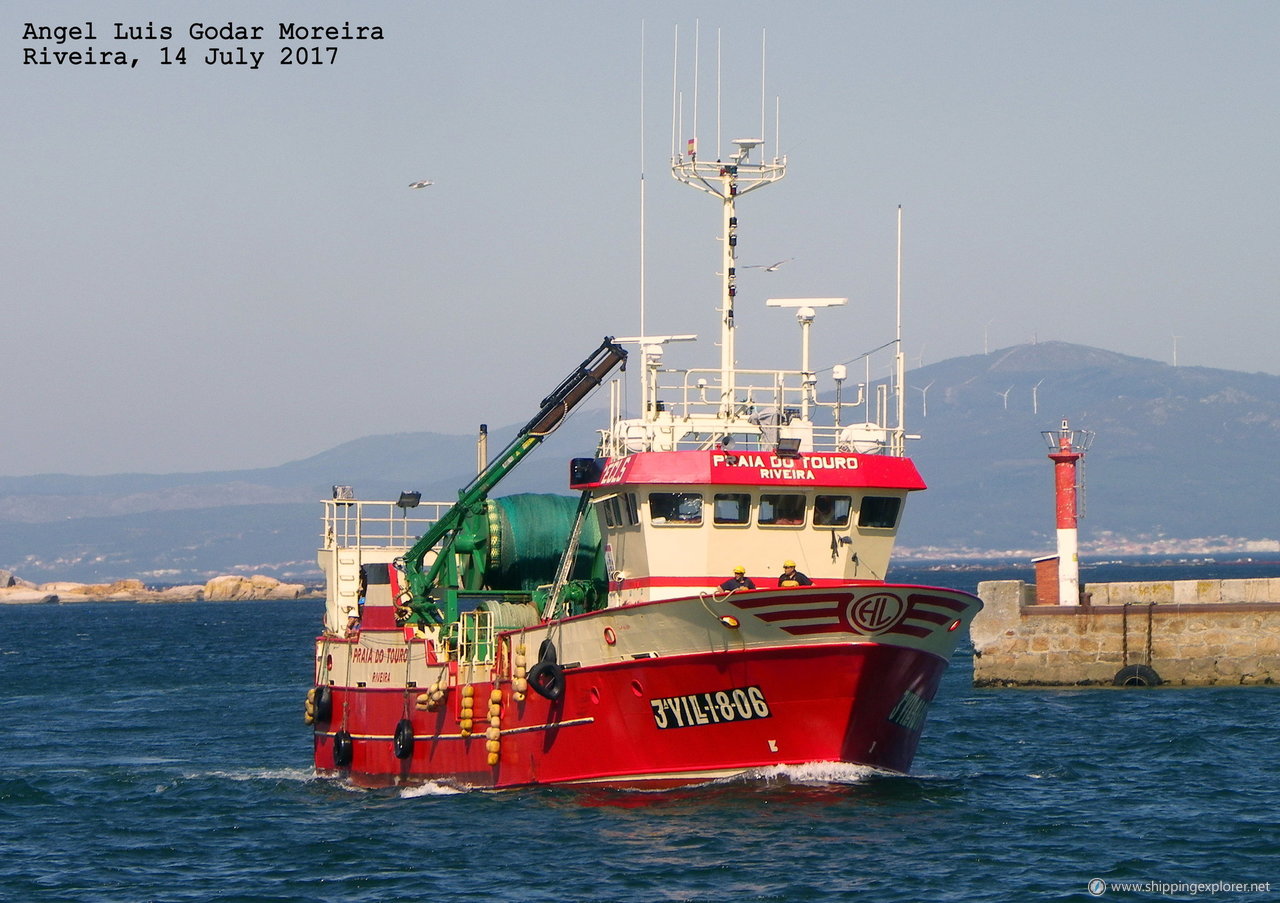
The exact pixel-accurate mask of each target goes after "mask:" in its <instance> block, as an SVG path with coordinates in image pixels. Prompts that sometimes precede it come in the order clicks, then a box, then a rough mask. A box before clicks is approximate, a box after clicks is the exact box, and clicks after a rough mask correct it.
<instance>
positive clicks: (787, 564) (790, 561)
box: [782, 558, 796, 568]
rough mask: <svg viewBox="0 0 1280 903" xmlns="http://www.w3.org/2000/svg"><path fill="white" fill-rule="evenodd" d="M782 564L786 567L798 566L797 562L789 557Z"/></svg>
mask: <svg viewBox="0 0 1280 903" xmlns="http://www.w3.org/2000/svg"><path fill="white" fill-rule="evenodd" d="M782 566H783V567H784V568H793V567H795V566H796V563H795V562H794V561H792V560H791V559H790V558H788V559H787V560H786V561H784V562H782Z"/></svg>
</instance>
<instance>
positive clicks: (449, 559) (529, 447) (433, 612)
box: [404, 337, 627, 623]
mask: <svg viewBox="0 0 1280 903" xmlns="http://www.w3.org/2000/svg"><path fill="white" fill-rule="evenodd" d="M626 359H627V352H626V351H624V350H623V349H622V347H621V346H619V345H617V344H616V343H615V342H614V341H613V338H612V337H606V338H605V340H604V341H603V342H601V343H600V347H599V348H597V349H596V350H595V351H593V352H592V353H591V354H590V355H588V356H587V358H586V360H584V361H583V362H582V363H581V364H579V365H578V366H577V367H576V368H575V369H574V371H573V372H572V373H571V374H569V375H568V376H567V377H565V379H564V381H563V382H561V383H560V385H559V386H557V387H556V389H555V390H554V391H553V392H552V393H551V394H550V395H548V396H547V397H546V398H544V399H543V400H542V406H541V407H540V408H539V410H538V413H537V414H536V415H534V417H533V419H532V420H530V421H529V422H528V423H526V424H525V425H524V426H523V427H522V428H521V429H520V431H519V433H517V435H516V437H515V439H513V440H512V441H511V443H510V444H509V445H508V446H507V447H506V448H504V449H503V450H502V451H501V452H499V453H498V454H497V455H496V456H495V457H494V458H493V460H492V461H490V462H489V464H488V465H487V466H486V467H485V468H484V469H483V470H481V471H480V473H479V474H477V475H476V478H475V479H474V480H472V481H471V482H470V483H469V484H468V485H467V486H466V487H465V488H464V489H462V490H461V491H460V492H459V493H458V502H457V504H455V505H454V506H453V507H452V508H450V509H449V510H448V511H446V512H445V513H444V514H443V515H442V516H441V517H440V519H439V520H438V521H436V522H435V523H434V524H432V525H431V527H430V529H428V530H427V532H426V533H424V534H423V535H422V538H421V539H419V540H418V541H417V542H416V543H415V544H414V545H413V548H411V549H410V550H409V551H408V552H406V553H405V556H404V573H405V578H406V583H407V588H408V591H409V592H410V593H411V596H412V597H411V598H410V599H409V600H407V601H408V605H409V608H410V609H411V610H412V611H413V615H412V619H413V620H416V621H419V622H426V621H434V622H435V623H443V622H444V621H445V620H446V619H448V618H451V617H455V616H456V612H447V611H442V610H441V608H440V606H439V604H438V602H437V601H435V600H433V599H432V590H434V589H436V588H439V587H447V588H451V589H456V588H457V586H456V584H457V563H456V556H455V554H454V548H453V546H454V543H455V541H456V539H457V535H458V531H459V530H460V529H461V527H462V524H463V522H464V521H465V519H466V517H467V515H468V514H471V513H473V512H476V511H479V510H480V509H481V507H482V506H483V505H484V502H485V499H486V498H487V496H488V494H489V492H490V491H491V490H492V489H493V488H494V487H495V486H497V485H498V483H499V482H501V480H502V479H503V477H505V476H506V475H507V474H509V473H510V472H511V471H512V470H514V469H515V466H516V465H517V464H519V463H520V462H521V461H522V460H523V459H524V457H525V456H526V455H528V454H529V452H531V451H533V449H534V448H536V447H537V446H538V444H539V443H541V442H542V440H543V439H545V438H546V437H547V436H548V435H550V434H551V433H552V432H553V431H554V430H555V428H556V427H558V426H559V425H560V424H561V422H562V421H563V420H564V419H565V417H566V416H568V414H569V412H570V411H571V410H573V408H574V407H575V406H576V405H577V404H578V403H579V402H580V401H582V400H583V399H584V398H585V397H586V396H587V395H588V394H589V393H590V392H591V390H593V389H594V388H596V387H597V386H598V385H600V383H602V382H603V381H604V379H605V377H607V376H608V375H609V373H610V372H611V371H612V370H613V369H614V368H615V367H617V366H619V365H620V364H623V363H625V361H626ZM437 546H439V550H438V551H437V553H436V557H435V560H434V561H433V562H432V563H431V566H430V567H429V568H428V569H427V570H425V571H424V570H423V569H422V563H423V561H424V560H425V558H426V556H427V553H428V552H430V551H431V550H432V549H433V548H436V547H437Z"/></svg>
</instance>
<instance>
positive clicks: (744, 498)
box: [712, 492, 751, 524]
mask: <svg viewBox="0 0 1280 903" xmlns="http://www.w3.org/2000/svg"><path fill="white" fill-rule="evenodd" d="M750 520H751V496H750V495H748V494H747V493H745V492H720V493H717V494H716V499H715V506H714V513H713V514H712V521H713V522H714V523H717V524H745V523H747V522H748V521H750Z"/></svg>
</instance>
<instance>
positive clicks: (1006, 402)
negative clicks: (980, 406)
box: [996, 386, 1013, 411]
mask: <svg viewBox="0 0 1280 903" xmlns="http://www.w3.org/2000/svg"><path fill="white" fill-rule="evenodd" d="M1012 391H1013V386H1010V387H1009V388H1007V389H1005V390H1004V391H1003V392H997V393H996V394H997V395H999V396H1000V397H1001V398H1003V399H1004V409H1005V410H1006V411H1007V410H1009V393H1010V392H1012Z"/></svg>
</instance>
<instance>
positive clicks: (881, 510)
mask: <svg viewBox="0 0 1280 903" xmlns="http://www.w3.org/2000/svg"><path fill="white" fill-rule="evenodd" d="M901 510H902V499H900V498H892V497H886V496H879V495H869V496H867V497H866V498H864V499H863V500H862V507H861V508H859V509H858V526H859V527H878V528H882V529H890V528H892V527H895V526H897V523H898V512H899V511H901Z"/></svg>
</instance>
